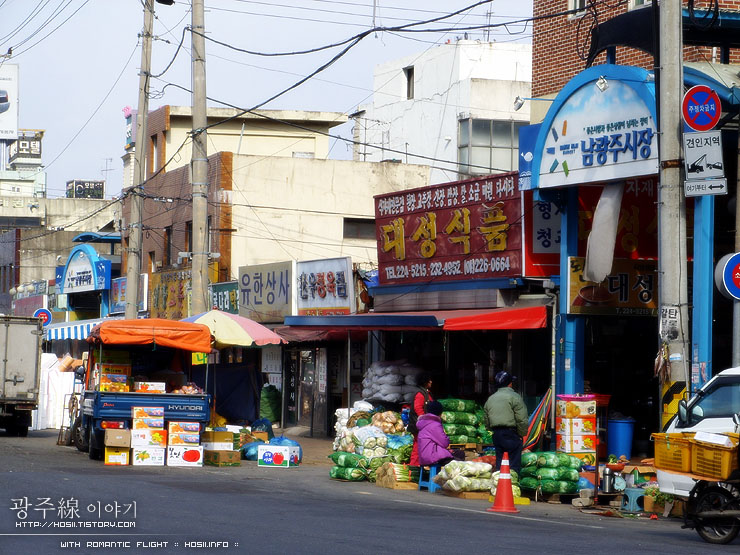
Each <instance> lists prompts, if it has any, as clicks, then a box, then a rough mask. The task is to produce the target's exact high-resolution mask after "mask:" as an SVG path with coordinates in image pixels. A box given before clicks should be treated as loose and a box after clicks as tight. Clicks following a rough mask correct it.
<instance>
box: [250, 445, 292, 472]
mask: <svg viewBox="0 0 740 555" xmlns="http://www.w3.org/2000/svg"><path fill="white" fill-rule="evenodd" d="M299 463H300V460H299V459H298V447H289V446H287V445H285V446H283V445H259V446H257V466H263V467H270V468H272V467H279V468H288V467H290V466H298V464H299Z"/></svg>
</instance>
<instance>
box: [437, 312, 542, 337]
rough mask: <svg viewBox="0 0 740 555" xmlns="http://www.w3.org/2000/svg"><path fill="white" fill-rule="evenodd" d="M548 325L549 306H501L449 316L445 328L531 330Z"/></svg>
mask: <svg viewBox="0 0 740 555" xmlns="http://www.w3.org/2000/svg"><path fill="white" fill-rule="evenodd" d="M546 326H547V307H546V306H532V307H526V308H499V309H496V310H493V311H489V312H486V313H483V314H473V315H468V316H461V317H459V318H448V319H447V320H445V323H444V329H445V330H450V331H452V330H530V329H537V328H544V327H546Z"/></svg>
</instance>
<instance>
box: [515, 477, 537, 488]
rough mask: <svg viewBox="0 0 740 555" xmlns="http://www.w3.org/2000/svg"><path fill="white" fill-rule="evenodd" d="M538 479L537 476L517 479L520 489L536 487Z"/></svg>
mask: <svg viewBox="0 0 740 555" xmlns="http://www.w3.org/2000/svg"><path fill="white" fill-rule="evenodd" d="M539 484H540V481H539V480H538V479H537V478H529V477H528V478H522V479H521V480H520V481H519V487H520V488H522V489H537V487H538V486H539Z"/></svg>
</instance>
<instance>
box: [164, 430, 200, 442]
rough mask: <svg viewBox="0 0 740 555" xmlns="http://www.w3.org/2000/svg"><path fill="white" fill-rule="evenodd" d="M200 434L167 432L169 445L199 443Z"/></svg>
mask: <svg viewBox="0 0 740 555" xmlns="http://www.w3.org/2000/svg"><path fill="white" fill-rule="evenodd" d="M199 444H200V434H198V433H192V432H175V433H174V434H167V445H199Z"/></svg>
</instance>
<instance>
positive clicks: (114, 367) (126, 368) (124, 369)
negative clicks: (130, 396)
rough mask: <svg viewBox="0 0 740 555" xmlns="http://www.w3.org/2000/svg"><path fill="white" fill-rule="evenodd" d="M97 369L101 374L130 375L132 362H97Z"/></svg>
mask: <svg viewBox="0 0 740 555" xmlns="http://www.w3.org/2000/svg"><path fill="white" fill-rule="evenodd" d="M95 369H96V370H98V371H99V372H100V374H122V375H124V376H128V375H129V374H130V373H131V365H130V364H112V363H110V362H103V363H101V364H96V365H95Z"/></svg>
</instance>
